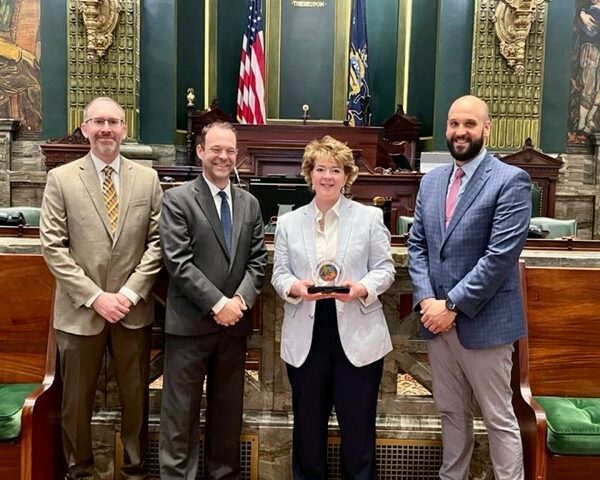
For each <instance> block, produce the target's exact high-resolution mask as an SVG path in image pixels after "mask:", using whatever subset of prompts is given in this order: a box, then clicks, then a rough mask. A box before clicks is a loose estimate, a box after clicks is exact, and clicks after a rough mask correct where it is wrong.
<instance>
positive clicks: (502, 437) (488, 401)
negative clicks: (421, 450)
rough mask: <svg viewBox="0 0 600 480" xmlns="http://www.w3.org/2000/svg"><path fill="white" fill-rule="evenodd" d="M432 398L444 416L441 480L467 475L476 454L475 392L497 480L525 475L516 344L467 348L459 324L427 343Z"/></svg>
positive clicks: (464, 479)
mask: <svg viewBox="0 0 600 480" xmlns="http://www.w3.org/2000/svg"><path fill="white" fill-rule="evenodd" d="M427 345H428V347H427V348H428V353H429V362H430V365H431V372H432V375H433V398H434V400H435V404H436V406H437V409H438V413H439V414H440V416H441V421H442V443H443V463H442V467H441V469H440V478H441V479H442V480H467V478H468V474H469V464H470V462H471V454H472V453H473V443H474V434H473V413H472V403H471V400H472V395H473V394H474V395H475V399H476V400H477V403H478V404H479V407H480V408H481V413H482V415H483V421H484V423H485V427H486V429H487V434H488V440H489V447H490V456H491V458H492V464H493V467H494V475H495V478H496V480H522V479H523V450H522V447H521V436H520V433H519V425H518V423H517V419H516V417H515V414H514V410H513V408H512V404H511V398H512V390H511V388H510V372H511V367H512V352H513V346H512V345H500V346H497V347H492V348H484V349H477V350H469V349H466V348H464V347H463V346H462V345H461V344H460V341H459V340H458V336H457V334H456V329H452V330H451V331H449V332H446V333H442V334H439V335H437V336H436V337H435V338H434V339H432V340H429V341H428V342H427Z"/></svg>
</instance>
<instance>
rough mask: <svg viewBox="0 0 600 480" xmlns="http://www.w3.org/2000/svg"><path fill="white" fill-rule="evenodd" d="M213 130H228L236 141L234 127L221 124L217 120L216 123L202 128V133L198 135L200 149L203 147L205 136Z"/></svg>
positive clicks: (226, 123)
mask: <svg viewBox="0 0 600 480" xmlns="http://www.w3.org/2000/svg"><path fill="white" fill-rule="evenodd" d="M213 128H222V129H223V130H229V131H231V132H233V134H234V135H235V138H236V140H237V131H236V129H235V128H234V126H233V125H232V124H231V123H229V122H222V121H221V120H217V121H216V122H212V123H209V124H208V125H205V126H204V128H203V129H202V132H201V133H200V145H202V147H204V142H205V141H206V135H207V134H208V132H209V131H210V130H212V129H213Z"/></svg>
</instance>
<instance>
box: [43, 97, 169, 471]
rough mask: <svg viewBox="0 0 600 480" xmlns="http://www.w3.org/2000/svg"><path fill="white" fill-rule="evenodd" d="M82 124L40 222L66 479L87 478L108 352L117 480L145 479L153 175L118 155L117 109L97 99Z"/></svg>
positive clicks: (122, 132) (155, 210) (51, 184)
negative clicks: (85, 142)
mask: <svg viewBox="0 0 600 480" xmlns="http://www.w3.org/2000/svg"><path fill="white" fill-rule="evenodd" d="M83 116H84V122H83V123H82V125H81V130H82V132H83V134H84V135H85V136H86V137H87V138H88V139H89V141H90V147H91V148H90V153H89V154H88V155H86V156H85V157H83V158H81V159H79V160H76V161H73V162H71V163H67V164H66V165H63V166H61V167H58V168H55V169H53V170H50V172H48V179H47V183H46V190H45V191H44V198H43V200H42V210H41V216H40V237H41V242H42V253H43V255H44V259H45V260H46V263H47V264H48V267H49V268H50V270H51V271H52V273H53V275H54V277H55V278H56V290H55V297H54V328H55V329H56V340H57V343H58V348H59V353H60V366H61V375H62V379H63V404H62V431H63V449H64V453H65V458H66V460H67V465H68V469H69V470H68V475H67V478H69V479H92V478H94V460H93V456H92V442H91V431H90V422H91V417H92V410H93V405H94V398H95V393H96V383H97V381H98V376H99V375H100V369H101V366H102V359H103V357H104V352H105V350H106V348H107V347H108V349H109V350H110V352H111V355H112V357H113V359H114V363H115V369H116V376H117V383H118V386H119V397H120V399H121V407H122V410H121V412H122V413H121V439H122V441H123V447H124V453H125V455H124V463H123V467H122V468H121V476H122V478H124V479H142V478H147V473H148V472H147V470H146V467H145V465H144V452H145V448H146V431H147V417H148V371H149V360H150V334H151V331H150V329H151V324H152V321H153V319H154V306H153V302H152V293H151V289H152V285H153V284H154V279H155V277H156V275H157V273H158V272H159V271H160V269H161V267H162V262H161V254H160V246H159V236H158V219H159V216H160V203H161V198H162V192H161V189H160V184H159V181H158V176H157V175H156V172H155V171H154V170H152V169H151V168H148V167H145V166H142V165H139V164H137V163H135V162H132V161H130V160H127V159H126V158H124V157H123V156H121V155H120V145H121V142H122V141H123V139H124V138H125V136H126V134H127V127H126V125H125V123H124V120H125V113H124V111H123V109H122V108H121V107H120V106H119V104H117V103H116V102H115V101H113V100H112V99H110V98H107V97H101V98H97V99H95V100H93V101H92V102H90V103H89V104H88V106H87V107H86V108H85V110H84V113H83Z"/></svg>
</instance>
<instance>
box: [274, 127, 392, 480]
mask: <svg viewBox="0 0 600 480" xmlns="http://www.w3.org/2000/svg"><path fill="white" fill-rule="evenodd" d="M302 174H303V175H304V177H305V179H306V181H307V183H308V185H309V187H310V188H311V189H312V190H313V191H314V192H315V198H314V200H313V201H312V202H311V203H310V204H308V205H306V206H304V207H301V208H299V209H297V210H294V211H292V212H289V213H287V214H285V215H283V216H281V217H279V218H278V219H277V230H276V234H275V259H274V266H273V275H272V280H271V281H272V284H273V287H274V288H275V290H276V291H277V293H278V294H279V296H280V297H281V298H283V299H284V300H285V304H284V319H283V326H282V332H281V357H282V358H283V360H284V361H285V362H286V366H287V371H288V378H289V380H290V384H291V387H292V405H293V411H294V435H293V442H294V444H293V461H292V468H293V475H294V479H295V480H304V479H311V480H312V479H321V478H323V479H325V478H327V424H328V419H329V416H330V414H331V410H332V407H335V412H336V416H337V420H338V424H339V428H340V435H341V439H342V456H341V463H342V476H343V478H344V479H356V480H358V479H361V480H362V479H364V480H373V479H375V478H376V475H377V474H376V467H375V433H376V432H375V413H376V407H377V394H378V390H379V383H380V381H381V374H382V370H383V356H384V355H385V354H386V353H388V352H389V351H391V350H392V342H391V339H390V335H389V331H388V328H387V324H386V321H385V317H384V314H383V307H382V304H381V302H380V301H379V299H378V295H380V294H382V293H383V292H385V291H386V290H387V289H388V288H389V287H390V286H391V284H392V283H393V281H394V277H395V266H394V261H393V259H392V253H391V247H390V233H389V231H388V229H387V228H386V227H385V225H384V223H383V215H382V212H381V210H379V209H378V208H375V207H370V206H365V205H362V204H360V203H357V202H354V201H352V200H349V199H347V198H346V197H345V196H344V195H343V192H344V191H347V190H348V189H349V188H350V186H351V185H352V183H353V182H354V180H355V179H356V177H357V175H358V167H356V165H355V163H354V158H353V155H352V151H351V150H350V148H348V147H347V146H346V145H345V144H343V143H341V142H339V141H338V140H335V139H334V138H332V137H330V136H325V137H323V138H322V139H321V140H313V141H312V142H311V143H309V144H308V145H307V147H306V149H305V151H304V157H303V161H302ZM314 286H320V287H322V286H326V287H331V286H336V287H339V286H344V287H346V290H345V291H328V290H326V291H320V292H318V293H312V290H313V289H312V288H310V287H314Z"/></svg>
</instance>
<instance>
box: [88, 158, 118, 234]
mask: <svg viewBox="0 0 600 480" xmlns="http://www.w3.org/2000/svg"><path fill="white" fill-rule="evenodd" d="M79 178H80V179H81V182H82V183H83V186H84V187H85V189H86V190H87V192H88V195H89V196H90V199H91V200H92V203H93V204H94V208H95V209H96V212H97V213H98V216H99V217H100V219H101V220H102V223H103V224H104V228H105V229H106V233H108V234H109V235H110V236H111V237H112V232H111V230H110V223H109V221H108V215H107V214H106V207H105V206H104V197H103V196H102V189H101V188H100V181H99V180H98V173H97V172H96V168H95V167H94V162H93V161H92V157H91V156H90V155H89V154H88V155H86V156H85V157H84V158H83V159H82V160H81V162H80V164H79ZM119 208H120V207H119ZM119 222H120V220H119ZM117 231H118V230H117Z"/></svg>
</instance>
